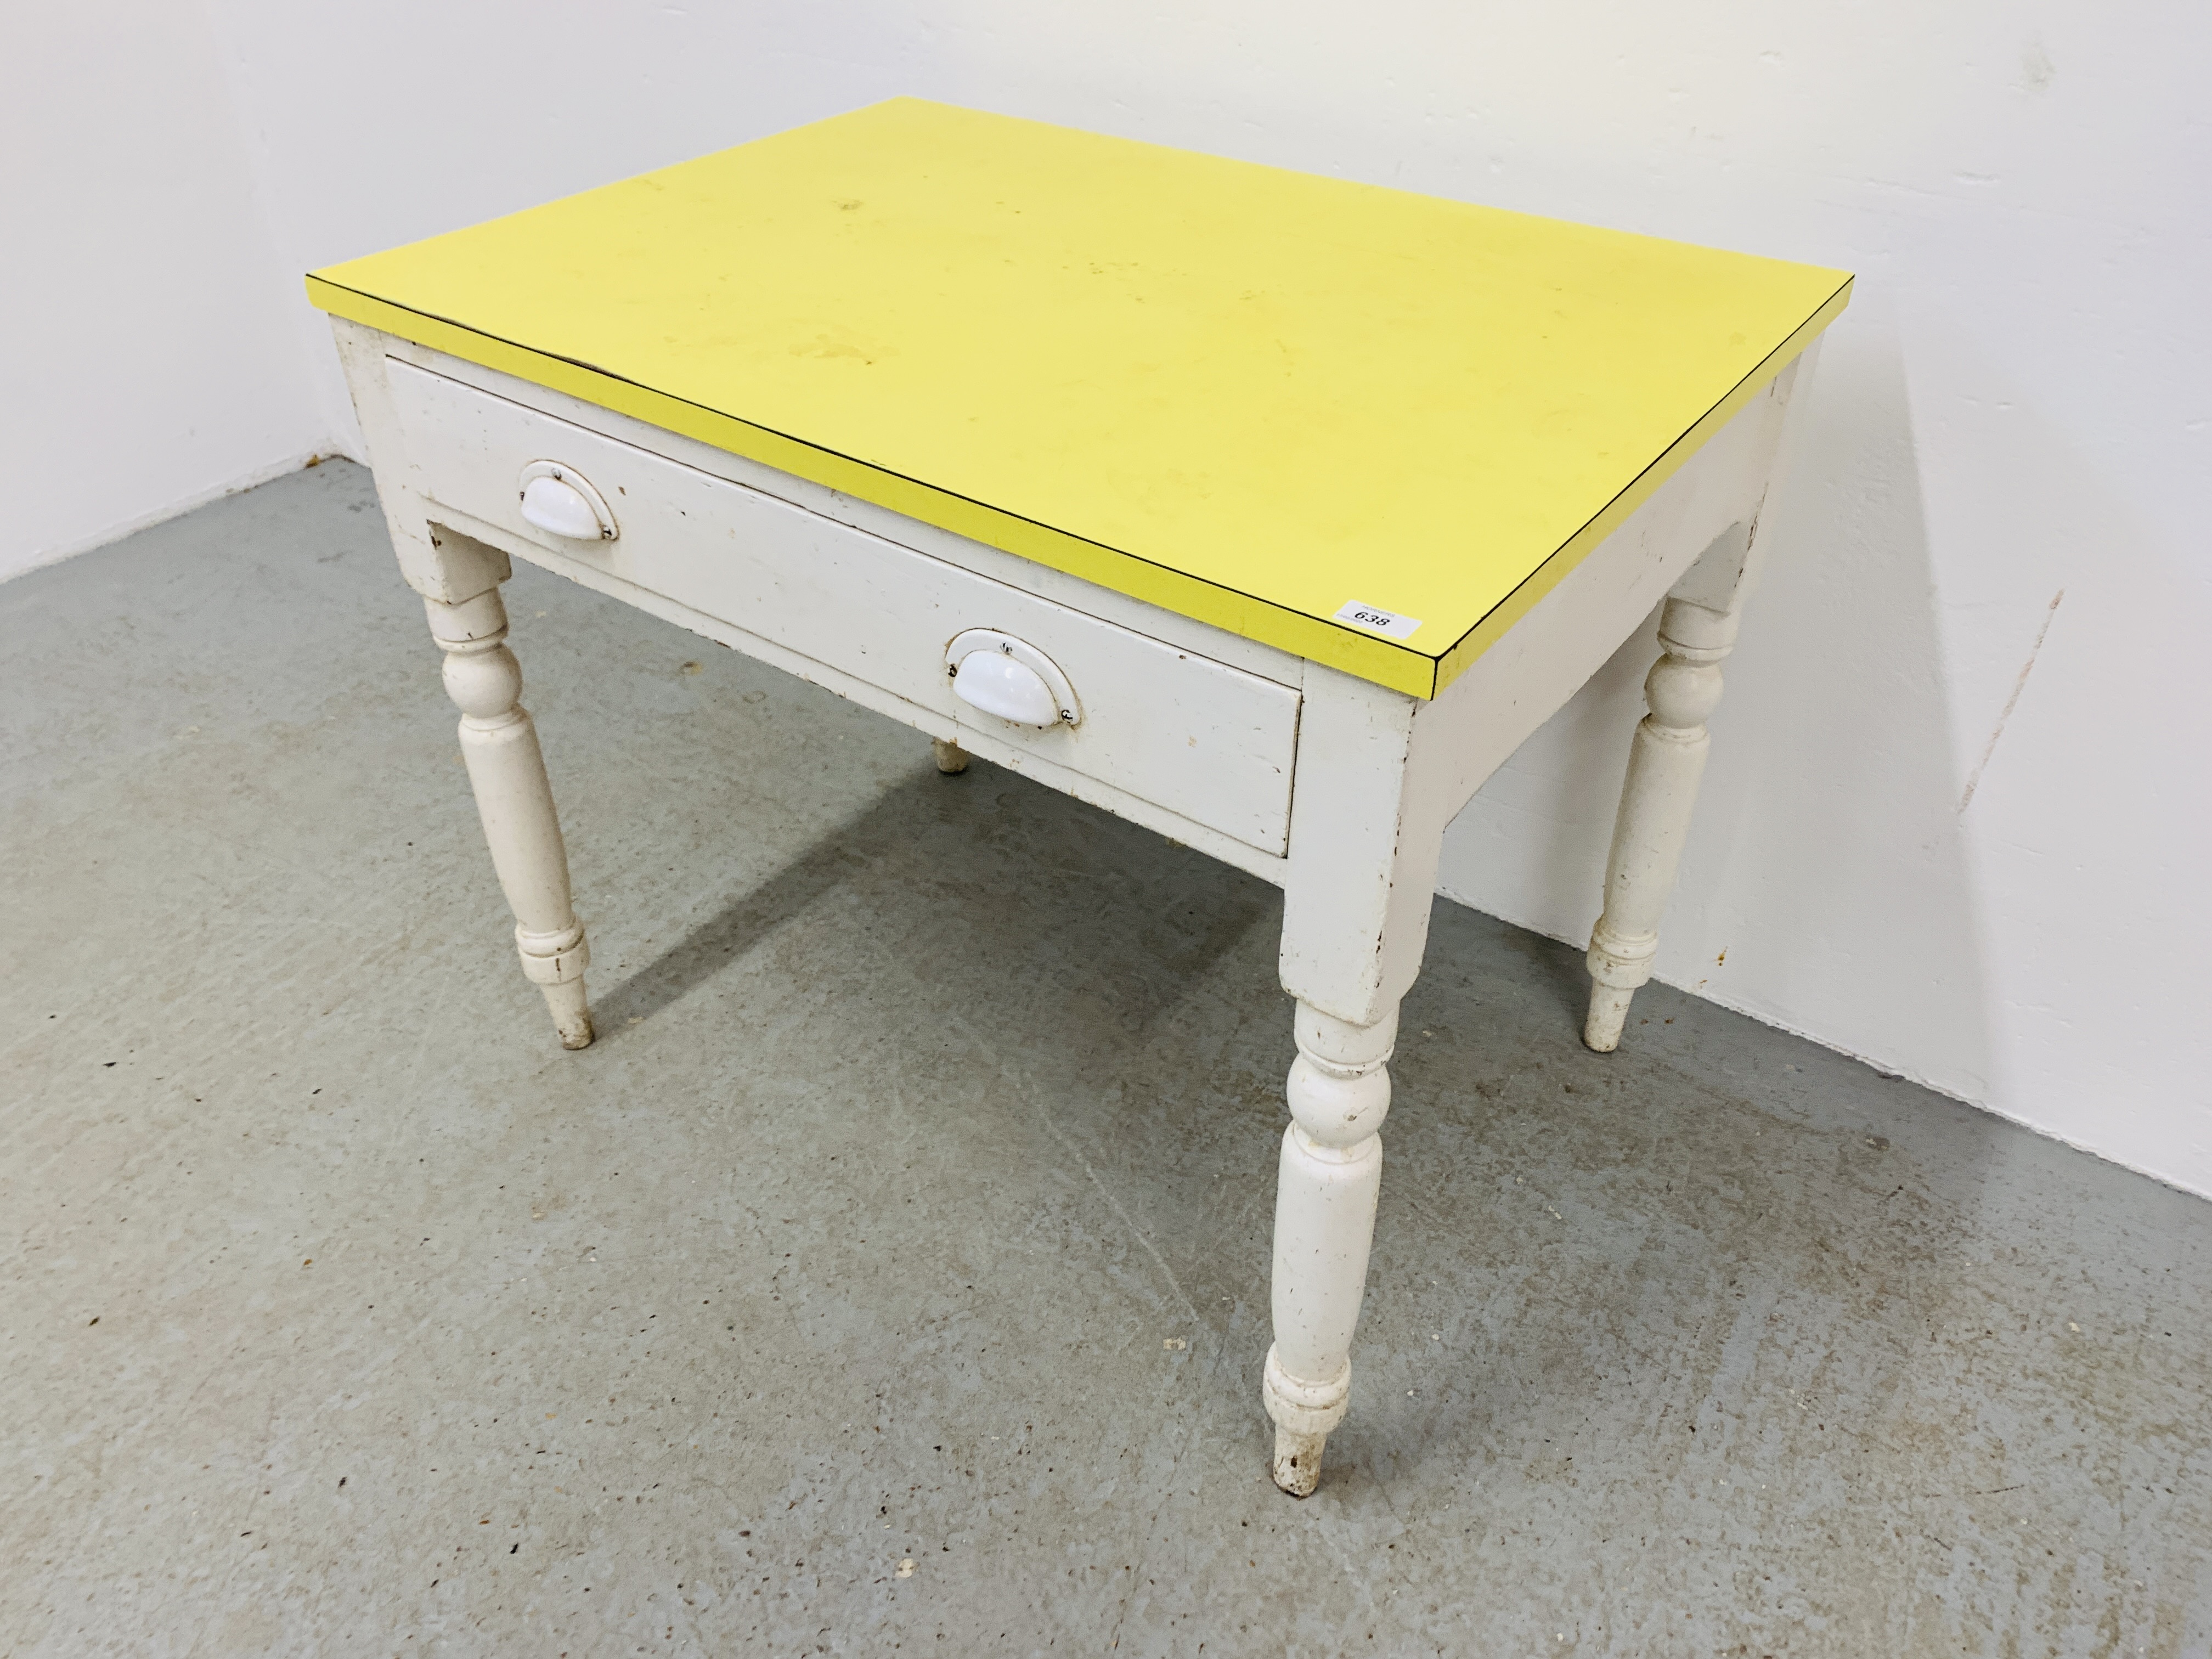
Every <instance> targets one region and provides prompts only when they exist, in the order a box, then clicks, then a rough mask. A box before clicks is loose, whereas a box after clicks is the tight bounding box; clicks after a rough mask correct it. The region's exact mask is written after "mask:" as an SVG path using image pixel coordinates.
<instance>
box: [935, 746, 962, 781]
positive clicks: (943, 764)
mask: <svg viewBox="0 0 2212 1659" xmlns="http://www.w3.org/2000/svg"><path fill="white" fill-rule="evenodd" d="M929 750H930V753H932V754H933V755H934V756H936V757H937V769H938V770H939V771H940V772H943V773H945V775H948V776H950V775H951V774H953V773H955V772H965V771H966V770H967V769H968V751H967V750H965V749H963V748H962V747H961V746H960V745H959V744H957V743H954V742H953V741H952V740H951V738H931V739H930V740H929Z"/></svg>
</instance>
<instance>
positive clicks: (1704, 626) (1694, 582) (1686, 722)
mask: <svg viewBox="0 0 2212 1659" xmlns="http://www.w3.org/2000/svg"><path fill="white" fill-rule="evenodd" d="M1819 351H1820V346H1819V343H1817V342H1816V343H1814V347H1813V349H1811V350H1810V351H1808V352H1807V353H1806V354H1805V356H1804V358H1802V359H1801V360H1800V362H1798V363H1796V365H1794V366H1793V368H1792V370H1791V374H1792V376H1793V377H1794V378H1802V377H1803V376H1805V375H1807V374H1809V373H1810V371H1811V368H1812V364H1813V362H1814V360H1815V359H1816V358H1817V356H1818V354H1819ZM1789 392H1790V385H1789V384H1786V383H1783V382H1778V383H1777V390H1776V392H1775V393H1774V395H1773V396H1771V397H1770V398H1766V399H1765V400H1763V402H1762V404H1757V405H1754V406H1753V411H1755V412H1756V413H1758V415H1759V417H1760V418H1759V419H1758V420H1755V421H1753V422H1736V423H1735V431H1734V433H1732V434H1731V436H1732V437H1733V438H1734V440H1735V441H1736V442H1737V443H1739V444H1740V445H1741V447H1742V453H1741V457H1740V465H1739V467H1738V470H1737V471H1736V472H1735V477H1734V479H1733V485H1734V489H1735V494H1733V495H1731V494H1730V493H1729V490H1728V489H1723V488H1719V487H1714V488H1711V489H1708V490H1707V491H1706V492H1705V500H1704V501H1703V502H1702V503H1701V505H1702V506H1703V507H1704V509H1705V516H1703V517H1699V518H1696V519H1693V520H1687V521H1686V522H1689V523H1691V524H1692V525H1693V526H1694V530H1693V533H1696V534H1702V533H1703V532H1704V531H1705V529H1706V528H1708V527H1710V526H1711V519H1712V516H1713V514H1715V513H1718V514H1719V515H1720V516H1722V517H1724V518H1726V520H1727V522H1726V523H1725V524H1724V525H1723V526H1720V528H1718V529H1717V531H1715V532H1714V534H1713V536H1712V538H1711V540H1710V541H1708V542H1707V543H1706V544H1705V550H1704V551H1703V552H1702V553H1700V554H1699V556H1698V558H1697V562H1695V563H1693V564H1692V565H1691V567H1690V568H1688V569H1687V570H1686V571H1684V572H1683V573H1682V576H1681V579H1680V580H1679V581H1677V582H1676V583H1675V584H1674V586H1673V588H1671V589H1670V590H1669V591H1668V599H1667V605H1666V609H1665V610H1664V611H1662V612H1661V615H1660V621H1659V644H1660V647H1661V653H1662V654H1661V656H1660V658H1659V660H1658V661H1657V662H1656V664H1654V665H1652V669H1651V672H1650V675H1649V676H1648V677H1647V678H1646V679H1645V680H1644V698H1645V700H1646V702H1648V703H1649V704H1650V714H1646V715H1645V716H1644V719H1643V720H1642V721H1641V722H1639V723H1638V726H1637V728H1636V736H1635V738H1634V739H1633V741H1632V744H1631V746H1630V749H1629V756H1628V776H1627V779H1626V782H1625V783H1624V784H1623V785H1622V787H1621V795H1620V815H1619V817H1618V818H1617V819H1616V820H1615V823H1614V827H1613V850H1612V852H1611V854H1610V855H1609V856H1608V857H1607V861H1606V878H1605V904H1604V909H1603V910H1602V911H1601V914H1600V915H1599V917H1598V920H1597V922H1596V924H1595V926H1594V927H1592V928H1591V930H1590V941H1589V957H1588V958H1587V961H1588V964H1589V974H1590V1000H1589V1014H1588V1015H1587V1017H1586V1018H1584V1020H1583V1042H1586V1043H1587V1044H1589V1047H1590V1048H1594V1049H1595V1050H1597V1051H1598V1052H1599V1053H1600V1054H1610V1053H1611V1052H1612V1051H1613V1049H1615V1048H1619V1047H1620V1034H1621V1030H1622V1029H1623V1028H1624V1027H1625V1026H1626V1024H1627V1021H1628V1009H1629V1004H1630V1003H1631V1001H1632V1000H1633V999H1634V997H1635V995H1636V990H1637V987H1638V986H1640V985H1642V984H1644V982H1645V981H1647V980H1649V979H1650V977H1651V963H1652V959H1653V957H1656V956H1657V955H1658V953H1659V920H1660V917H1661V915H1662V914H1663V913H1664V912H1665V910H1666V908H1667V900H1668V897H1669V896H1671V895H1672V894H1673V892H1674V872H1675V869H1676V867H1677V866H1679V865H1680V862H1681V858H1682V847H1683V843H1684V842H1686V841H1687V840H1688V839H1689V834H1690V815H1691V811H1692V809H1693V808H1694V807H1695V806H1696V805H1697V799H1698V783H1699V780H1700V779H1701V778H1703V777H1704V776H1705V752H1706V750H1707V749H1708V748H1709V747H1710V746H1711V738H1710V736H1709V734H1708V733H1707V732H1706V730H1705V717H1706V716H1707V715H1709V714H1711V713H1712V712H1713V710H1714V708H1717V706H1718V705H1719V703H1720V700H1721V664H1722V662H1723V661H1724V660H1725V659H1726V658H1727V656H1728V654H1729V652H1730V651H1732V650H1734V649H1735V636H1736V630H1737V629H1738V627H1739V626H1740V625H1741V622H1742V619H1743V606H1744V601H1745V600H1746V599H1748V598H1749V597H1750V596H1751V590H1752V587H1753V584H1754V583H1755V582H1756V581H1757V580H1758V574H1759V563H1758V561H1759V551H1760V548H1759V506H1760V504H1761V502H1762V501H1764V499H1765V489H1766V480H1767V476H1768V473H1769V471H1770V469H1771V465H1772V461H1773V457H1774V454H1775V452H1776V450H1777V449H1778V447H1780V444H1781V441H1782V434H1783V427H1784V416H1785V415H1786V413H1787V411H1788V408H1789V401H1790V398H1789ZM1800 407H1801V408H1802V404H1801V405H1800ZM1753 411H1747V412H1753Z"/></svg>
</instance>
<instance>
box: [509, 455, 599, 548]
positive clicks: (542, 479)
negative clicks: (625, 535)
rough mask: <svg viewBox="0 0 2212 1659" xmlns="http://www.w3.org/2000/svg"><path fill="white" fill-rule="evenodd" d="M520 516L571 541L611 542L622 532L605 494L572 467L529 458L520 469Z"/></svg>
mask: <svg viewBox="0 0 2212 1659" xmlns="http://www.w3.org/2000/svg"><path fill="white" fill-rule="evenodd" d="M519 482H520V484H521V492H522V516H523V519H524V520H525V521H526V522H527V523H529V524H531V525H532V526H535V527H536V528H538V529H539V530H542V531H544V532H545V533H546V534H547V535H549V536H558V537H560V538H562V539H563V540H565V541H572V542H611V541H612V540H614V538H616V537H617V535H619V534H620V533H621V532H620V531H618V530H617V528H616V526H615V515H614V513H612V512H611V511H610V510H609V508H608V507H607V500H606V497H605V496H604V495H600V494H599V491H598V490H596V489H592V485H591V483H590V481H589V480H588V479H586V478H585V477H583V476H582V475H581V474H580V473H579V472H577V471H575V469H574V468H573V467H568V466H563V465H561V463H559V462H558V461H532V462H531V464H530V465H528V466H526V467H524V468H523V469H522V477H521V478H520V481H519Z"/></svg>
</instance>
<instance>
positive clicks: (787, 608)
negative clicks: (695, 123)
mask: <svg viewBox="0 0 2212 1659" xmlns="http://www.w3.org/2000/svg"><path fill="white" fill-rule="evenodd" d="M386 371H387V374H388V376H389V384H390V386H391V388H392V402H393V404H394V406H395V408H396V410H397V413H398V417H399V421H400V424H401V427H402V428H403V430H404V435H405V440H406V445H407V450H408V455H409V459H410V461H411V462H412V464H413V466H414V469H415V473H416V487H417V488H419V489H422V491H423V492H424V494H425V495H428V497H429V498H430V499H431V500H432V501H437V502H439V503H441V504H442V505H444V506H446V507H450V508H452V509H453V510H454V511H455V512H457V513H462V514H465V515H466V516H467V517H468V518H471V519H473V520H477V521H479V522H481V523H483V524H485V525H489V526H494V527H495V528H497V529H499V530H501V531H504V532H507V535H508V536H509V537H511V538H519V539H520V541H522V542H523V543H525V544H538V545H541V546H543V547H545V548H547V549H548V550H551V551H553V552H555V553H557V554H559V555H562V556H565V557H568V558H571V559H577V560H580V561H583V562H586V563H588V564H591V565H594V566H597V567H599V568H602V569H604V570H605V571H607V572H609V573H610V574H613V575H615V576H618V577H620V578H622V579H623V580H626V581H629V582H632V583H635V585H636V586H639V587H641V588H643V589H645V590H646V591H647V592H652V593H657V594H660V595H662V596H664V597H665V598H667V599H671V600H674V601H676V602H677V603H678V604H680V605H684V606H687V607H689V608H690V609H691V610H693V611H698V612H700V613H702V615H704V616H706V617H712V618H714V619H715V620H717V621H719V622H721V623H727V624H728V625H730V626H731V627H732V628H734V629H740V630H743V632H744V634H749V635H754V636H756V637H757V638H759V639H762V640H765V641H769V642H771V643H773V644H775V645H776V646H780V647H783V648H784V649H785V650H787V651H792V652H795V653H799V655H801V656H804V657H806V658H809V659H812V660H814V661H816V662H819V663H822V664H824V665H828V666H829V667H830V668H833V669H836V670H838V671H841V672H842V673H846V674H849V675H852V676H853V677H854V678H857V679H860V680H863V681H865V682H866V683H867V684H870V685H872V686H876V687H878V688H879V689H881V690H884V691H887V692H889V693H890V694H891V695H892V696H895V697H897V698H899V699H901V700H902V701H903V702H907V703H909V704H912V705H913V706H914V707H915V708H917V709H923V710H928V711H930V712H932V713H933V714H936V715H938V716H939V717H940V718H939V721H938V722H936V723H938V724H940V725H942V724H945V722H947V721H951V722H957V724H958V725H959V726H963V727H966V728H968V729H970V730H976V731H982V732H987V733H988V734H989V735H990V736H992V737H994V738H997V739H998V740H999V741H1000V742H1001V743H1005V744H1011V745H1012V746H1013V747H1014V748H1016V749H1017V750H1023V751H1025V752H1028V753H1032V754H1035V755H1037V756H1039V757H1043V758H1046V759H1048V760H1051V761H1053V762H1054V763H1058V764H1059V765H1061V766H1065V767H1066V768H1068V769H1071V770H1073V771H1075V772H1078V773H1080V774H1082V775H1085V776H1087V777H1091V778H1095V779H1097V780H1098V781H1100V782H1102V783H1104V784H1108V785H1110V786H1112V787H1115V788H1116V789H1120V790H1123V791H1126V792H1127V793H1129V794H1132V795H1134V796H1137V797H1138V798H1139V799H1143V800H1146V801H1150V802H1152V803H1153V804H1154V805H1158V806H1161V807H1164V808H1165V809H1167V810H1168V811H1171V812H1175V813H1177V814H1179V815H1180V816H1182V817H1186V818H1189V819H1191V820H1192V821H1194V822H1195V823H1201V824H1204V825H1206V827H1207V828H1209V829H1217V830H1219V831H1220V832H1221V833H1222V834H1224V835H1227V836H1233V837H1235V838H1236V839H1237V841H1239V842H1243V843H1244V844H1245V845H1247V846H1249V847H1254V848H1259V849H1260V850H1261V851H1262V852H1265V853H1268V854H1273V855H1276V856H1281V855H1282V854H1283V853H1284V852H1285V848H1286V847H1287V845H1288V842H1289V837H1290V813H1291V770H1292V766H1293V763H1294V759H1295V756H1296V752H1297V725H1298V702H1299V696H1298V692H1297V690H1296V689H1295V688H1293V687H1291V686H1287V685H1283V684H1278V683H1277V682H1275V681H1273V680H1270V679H1266V678H1261V676H1259V675H1256V674H1251V673H1247V672H1245V671H1243V670H1242V669H1237V668H1231V667H1230V666H1228V665H1226V664H1224V663H1218V662H1215V661H1213V660H1212V659H1210V658H1207V657H1203V656H1200V655H1198V654H1197V653H1194V652H1192V651H1189V650H1188V649H1184V648H1182V647H1176V646H1172V645H1169V644H1166V643H1164V642H1163V641H1159V640H1156V639H1152V638H1151V637H1149V636H1147V635H1143V634H1140V633H1138V632H1136V631H1134V630H1133V629H1127V628H1124V627H1121V626H1120V625H1119V624H1117V623H1109V622H1105V621H1103V620H1101V619H1100V618H1098V617H1092V616H1086V615H1085V614H1084V613H1083V612H1082V611H1076V610H1073V609H1070V608H1069V607H1067V606H1066V605H1056V604H1054V603H1053V602H1052V601H1050V600H1048V599H1040V598H1038V597H1037V596H1036V595H1035V594H1033V593H1027V592H1023V591H1022V590H1020V589H1018V588H1015V587H1010V586H1007V585H1006V584H1005V583H1003V582H999V581H994V580H991V579H990V578H989V577H987V576H982V575H978V574H976V573H975V572H974V571H971V570H965V569H963V568H960V567H959V566H957V565H955V564H951V563H948V562H945V560H943V559H938V558H933V557H931V556H929V555H927V554H924V553H920V552H917V551H915V550H914V549H912V548H909V547H905V546H902V545H901V544H898V543H896V542H894V541H890V540H887V539H885V538H883V537H881V536H876V535H872V534H870V533H869V532H866V531H863V530H858V529H855V528H854V527H853V526H850V525H846V524H841V523H839V522H837V521H836V520H832V519H828V518H824V517H823V516H822V515H821V514H820V513H814V512H811V511H809V510H808V509H806V508H805V507H799V506H797V505H795V504H793V502H790V501H784V500H781V499H780V498H779V497H777V496H775V495H769V494H767V493H765V492H763V491H762V490H759V489H750V488H748V487H747V486H745V485H744V484H738V483H731V482H730V481H729V480H727V479H726V478H718V477H714V476H712V475H711V474H708V473H706V472H702V471H699V470H698V469H697V468H696V467H690V466H686V465H683V464H681V463H679V462H676V461H671V460H670V459H666V458H665V456H660V455H656V454H653V453H650V452H649V451H647V450H644V449H640V448H638V447H635V445H632V444H628V443H623V442H621V441H618V440H616V439H613V438H610V437H607V436H605V435H603V434H600V433H597V432H592V431H590V430H587V429H586V428H583V427H580V426H578V425H576V424H574V422H568V421H564V420H561V419H557V418H556V417H555V416H550V415H547V414H544V413H543V412H541V411H539V410H533V409H530V408H527V407H526V406H525V405H523V404H519V403H514V402H512V401H510V400H509V399H507V398H499V397H495V396H493V395H492V394H491V393H489V392H482V391H479V390H477V388H476V387H474V386H464V385H462V384H461V383H460V382H459V381H457V380H448V379H447V378H446V377H444V376H442V375H439V374H432V373H430V372H429V371H428V370H425V369H422V368H416V367H415V366H413V365H411V364H409V363H405V362H400V361H399V360H398V359H396V358H392V359H387V360H386ZM533 461H551V462H555V463H557V464H559V465H561V466H562V467H564V468H567V469H569V470H571V471H574V473H575V474H577V475H579V476H580V477H582V478H584V479H586V480H587V481H588V482H589V483H591V484H592V486H593V487H594V488H595V489H597V490H598V492H599V495H601V496H603V497H604V498H605V501H606V503H607V505H608V507H610V508H611V511H612V513H613V515H614V518H615V520H616V522H617V527H618V529H619V532H620V533H619V534H618V535H617V537H616V538H615V539H613V540H611V541H601V542H588V541H576V540H571V539H568V538H561V537H554V536H550V535H548V534H546V533H545V532H542V531H540V530H538V529H537V528H536V527H534V526H532V525H531V524H530V523H529V522H528V521H527V520H525V519H524V518H523V516H522V511H521V501H520V496H521V486H520V475H521V472H522V470H523V468H524V467H525V466H526V465H529V464H530V463H532V462H533ZM978 628H981V629H996V630H998V631H999V632H1000V633H1003V634H1008V635H1013V636H1014V637H1015V638H1017V639H1018V640H1022V641H1026V642H1027V643H1029V644H1030V645H1032V646H1034V647H1036V648H1037V649H1038V650H1040V651H1042V652H1043V653H1045V655H1047V656H1048V657H1049V658H1051V659H1053V661H1054V663H1056V664H1058V665H1059V666H1060V669H1061V670H1062V671H1064V672H1065V673H1066V676H1067V678H1068V680H1069V681H1070V682H1071V683H1072V684H1073V686H1074V688H1075V693H1076V696H1077V699H1078V701H1079V703H1080V704H1081V710H1082V720H1081V722H1080V723H1079V724H1078V725H1075V726H1055V727H1051V728H1048V729H1044V730H1039V729H1036V728H1035V727H1030V726H1016V725H1012V724H1011V723H1009V722H1007V721H1004V720H997V719H994V717H992V716H990V715H988V714H982V713H981V712H980V711H978V710H976V709H975V708H970V707H969V705H968V704H967V703H965V702H963V701H961V700H960V699H959V698H958V697H956V696H954V695H953V693H952V689H951V682H950V679H949V678H948V675H947V672H946V669H945V647H946V646H947V645H948V644H949V643H950V642H951V640H952V638H953V636H954V635H958V634H961V633H963V632H965V631H966V630H968V629H978Z"/></svg>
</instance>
